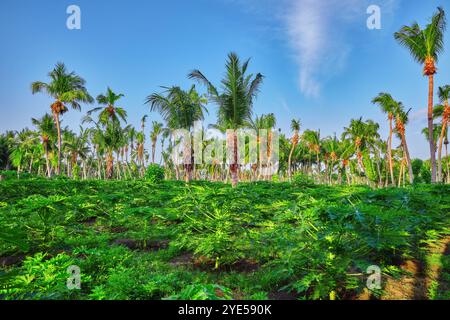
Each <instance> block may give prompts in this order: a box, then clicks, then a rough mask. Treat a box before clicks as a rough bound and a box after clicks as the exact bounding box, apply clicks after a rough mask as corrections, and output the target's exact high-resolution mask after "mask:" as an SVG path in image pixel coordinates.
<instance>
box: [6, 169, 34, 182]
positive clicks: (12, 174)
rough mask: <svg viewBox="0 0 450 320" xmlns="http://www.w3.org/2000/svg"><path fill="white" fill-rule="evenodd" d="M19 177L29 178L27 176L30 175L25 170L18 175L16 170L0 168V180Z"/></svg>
mask: <svg viewBox="0 0 450 320" xmlns="http://www.w3.org/2000/svg"><path fill="white" fill-rule="evenodd" d="M19 178H22V179H29V178H32V175H31V174H29V173H27V172H23V173H20V174H19V175H18V174H17V171H11V170H4V171H2V170H0V181H1V180H17V179H19Z"/></svg>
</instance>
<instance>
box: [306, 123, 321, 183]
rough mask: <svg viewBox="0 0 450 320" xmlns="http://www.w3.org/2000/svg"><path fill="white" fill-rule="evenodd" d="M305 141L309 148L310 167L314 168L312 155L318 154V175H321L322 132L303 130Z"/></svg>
mask: <svg viewBox="0 0 450 320" xmlns="http://www.w3.org/2000/svg"><path fill="white" fill-rule="evenodd" d="M302 138H303V141H304V142H305V143H306V146H307V147H308V150H309V169H310V170H311V173H312V170H313V167H312V156H313V155H315V156H316V162H317V175H318V176H319V175H320V172H321V166H320V132H319V131H314V130H305V132H303V137H302Z"/></svg>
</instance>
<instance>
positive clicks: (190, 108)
mask: <svg viewBox="0 0 450 320" xmlns="http://www.w3.org/2000/svg"><path fill="white" fill-rule="evenodd" d="M163 88H164V89H165V91H164V92H163V93H153V94H151V95H150V96H148V97H147V99H146V101H145V103H146V104H148V105H150V111H157V112H159V113H160V115H161V116H162V118H163V119H164V121H166V124H167V127H168V128H169V129H182V128H183V129H186V130H188V131H190V130H191V129H192V128H193V126H194V123H195V122H196V121H200V120H203V119H204V113H205V112H207V110H206V107H205V104H206V103H207V100H206V98H205V97H204V96H202V95H199V94H198V92H197V90H196V89H195V86H191V88H190V89H189V90H188V91H185V90H183V89H181V88H180V87H176V86H174V87H170V88H168V87H163ZM184 147H185V150H184V154H185V155H189V154H191V156H192V153H191V152H190V151H191V150H190V149H189V148H190V146H189V145H187V144H186V143H184ZM184 168H185V173H186V174H185V180H186V182H189V181H190V179H191V173H192V170H193V162H192V157H191V159H185V160H184ZM177 170H178V169H177Z"/></svg>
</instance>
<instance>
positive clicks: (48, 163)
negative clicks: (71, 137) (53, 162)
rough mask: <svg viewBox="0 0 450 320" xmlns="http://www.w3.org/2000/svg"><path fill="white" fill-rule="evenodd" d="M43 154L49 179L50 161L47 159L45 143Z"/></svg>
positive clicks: (50, 173)
mask: <svg viewBox="0 0 450 320" xmlns="http://www.w3.org/2000/svg"><path fill="white" fill-rule="evenodd" d="M44 152H45V165H46V166H47V176H48V177H49V178H50V177H51V175H52V172H51V169H50V160H49V157H48V146H47V144H46V143H44Z"/></svg>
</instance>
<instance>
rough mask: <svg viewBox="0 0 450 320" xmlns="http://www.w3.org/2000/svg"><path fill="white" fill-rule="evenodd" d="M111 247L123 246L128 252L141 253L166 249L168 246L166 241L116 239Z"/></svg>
mask: <svg viewBox="0 0 450 320" xmlns="http://www.w3.org/2000/svg"><path fill="white" fill-rule="evenodd" d="M112 244H113V245H118V246H125V247H127V248H128V249H130V250H142V251H156V250H161V249H166V248H167V247H168V246H169V241H168V240H161V241H155V240H147V241H143V240H133V239H116V240H114V241H113V242H112Z"/></svg>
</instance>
